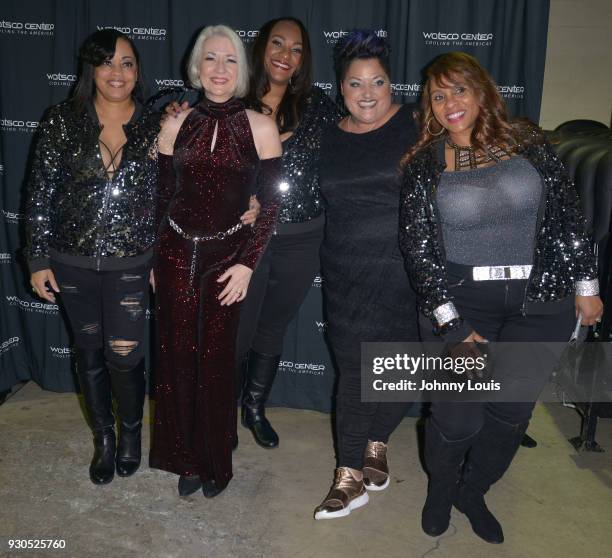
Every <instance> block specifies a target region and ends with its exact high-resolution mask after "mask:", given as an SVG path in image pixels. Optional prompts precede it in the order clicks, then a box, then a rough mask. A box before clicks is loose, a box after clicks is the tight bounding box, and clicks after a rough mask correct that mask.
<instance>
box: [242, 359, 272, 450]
mask: <svg viewBox="0 0 612 558" xmlns="http://www.w3.org/2000/svg"><path fill="white" fill-rule="evenodd" d="M279 362H280V355H265V354H260V353H256V352H255V351H250V352H249V362H248V367H247V377H246V381H245V386H244V393H243V395H242V426H245V427H246V428H249V429H250V430H251V432H252V433H253V437H254V438H255V441H256V442H257V443H258V444H259V445H260V446H262V447H264V448H275V447H276V446H278V435H277V434H276V432H275V431H274V429H273V428H272V426H271V424H270V423H269V422H268V419H267V418H266V415H265V409H264V404H265V402H266V400H267V399H268V394H269V393H270V390H271V389H272V383H273V382H274V378H275V376H276V371H277V369H278V363H279Z"/></svg>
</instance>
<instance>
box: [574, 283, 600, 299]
mask: <svg viewBox="0 0 612 558" xmlns="http://www.w3.org/2000/svg"><path fill="white" fill-rule="evenodd" d="M576 294H577V295H579V296H595V295H598V294H599V279H589V280H587V281H576Z"/></svg>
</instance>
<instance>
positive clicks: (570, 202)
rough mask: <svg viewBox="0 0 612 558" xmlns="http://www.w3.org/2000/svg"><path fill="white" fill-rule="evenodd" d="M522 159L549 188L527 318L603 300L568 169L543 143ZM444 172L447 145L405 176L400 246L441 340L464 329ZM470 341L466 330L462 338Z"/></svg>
mask: <svg viewBox="0 0 612 558" xmlns="http://www.w3.org/2000/svg"><path fill="white" fill-rule="evenodd" d="M518 154H520V155H522V156H523V157H525V158H526V159H527V160H528V161H529V162H530V163H531V164H532V165H533V166H534V168H535V169H536V170H537V171H538V172H539V174H540V176H541V177H542V184H543V188H542V200H541V204H540V215H539V219H538V223H539V226H538V228H537V232H536V242H535V253H534V259H533V267H532V270H531V275H530V277H529V280H528V282H527V287H526V290H525V299H524V305H523V312H524V313H530V312H536V311H538V309H539V310H540V311H542V310H543V309H544V307H545V306H547V305H548V306H549V308H550V307H551V306H553V305H554V303H555V302H557V301H561V300H563V299H565V298H566V297H568V296H570V295H572V294H574V293H578V294H585V295H592V294H597V293H598V281H597V269H596V265H597V264H596V259H595V256H594V254H593V251H592V249H591V244H590V242H589V239H588V238H587V235H586V233H585V222H584V218H583V216H582V210H581V208H580V203H579V200H578V196H577V194H576V190H575V188H574V185H573V183H572V181H571V179H570V178H569V176H568V174H567V172H566V170H565V167H564V166H563V163H562V162H561V160H560V159H559V157H558V155H557V154H556V153H555V151H554V149H553V148H552V146H551V145H550V144H549V143H547V142H546V141H544V140H543V139H540V140H536V141H534V142H533V143H529V144H524V145H521V146H519V151H518ZM444 169H445V162H444V141H443V140H438V141H437V142H434V143H432V144H430V145H429V146H427V147H425V148H424V149H422V150H421V151H420V152H418V153H417V154H416V155H415V156H414V158H413V159H412V160H411V161H410V163H409V164H408V165H407V166H406V167H405V168H404V169H403V180H402V182H403V184H402V192H401V206H400V207H401V208H400V226H399V241H400V248H401V250H402V253H403V255H404V262H405V266H406V269H407V271H408V273H409V274H410V277H411V280H412V282H413V286H414V288H415V290H416V292H417V295H418V297H419V305H420V307H421V310H422V312H423V313H424V314H425V316H427V317H429V318H430V319H431V321H432V323H433V326H434V331H435V332H437V333H443V334H446V333H450V332H451V331H453V330H454V331H457V330H462V329H463V328H464V324H463V322H462V319H461V317H460V316H459V314H458V312H457V310H456V308H455V306H454V304H453V302H452V297H450V295H449V292H448V285H447V280H446V270H445V265H446V258H445V252H444V244H443V241H442V234H441V227H440V225H439V221H438V214H437V208H436V199H435V191H436V188H437V186H438V183H439V180H440V175H441V173H442V172H443V171H444ZM463 333H465V335H463ZM467 335H469V331H467V330H466V331H462V332H461V335H460V336H459V337H461V339H463V338H465V337H467ZM450 337H452V336H451V335H449V339H450ZM459 337H458V338H457V339H459Z"/></svg>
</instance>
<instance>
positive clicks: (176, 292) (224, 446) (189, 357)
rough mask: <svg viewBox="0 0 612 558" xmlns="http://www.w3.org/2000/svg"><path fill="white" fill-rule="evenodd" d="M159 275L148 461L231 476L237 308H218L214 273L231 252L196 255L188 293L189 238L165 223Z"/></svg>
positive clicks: (222, 479)
mask: <svg viewBox="0 0 612 558" xmlns="http://www.w3.org/2000/svg"><path fill="white" fill-rule="evenodd" d="M159 242H160V243H159V249H158V254H157V261H156V267H155V277H156V291H157V294H156V307H157V316H156V319H157V332H158V338H157V358H156V378H157V387H156V408H155V426H154V433H153V448H152V451H151V466H152V467H155V468H159V469H163V470H166V471H170V472H173V473H177V474H190V475H191V474H197V475H200V476H201V477H202V478H203V479H205V480H206V479H211V478H214V479H215V481H216V482H217V484H218V485H219V486H220V487H224V486H225V485H227V483H228V482H229V480H230V479H231V477H232V466H231V434H230V433H231V432H233V431H235V426H234V422H235V420H236V416H235V415H236V412H235V402H234V399H233V390H234V387H233V370H234V351H235V337H236V329H237V322H238V313H239V307H238V305H236V304H233V305H231V306H229V307H227V306H221V305H220V304H219V301H218V300H217V296H218V294H219V293H220V292H221V290H222V289H223V285H221V284H219V283H217V278H218V277H219V275H220V274H221V273H222V272H223V271H224V270H225V269H227V268H228V267H229V266H231V265H232V263H233V260H234V259H235V254H236V250H233V249H232V245H230V243H227V246H226V247H223V248H222V250H220V251H219V252H217V253H214V252H210V251H209V252H208V253H204V254H201V255H200V256H198V262H197V263H198V265H197V271H196V279H197V283H196V285H195V292H194V293H193V294H191V293H190V285H189V264H190V261H191V260H190V258H191V254H192V249H193V244H192V243H191V242H190V241H186V240H183V239H181V238H180V237H177V235H175V234H174V232H171V231H169V230H168V229H165V230H164V231H163V232H162V234H161V237H160V241H159Z"/></svg>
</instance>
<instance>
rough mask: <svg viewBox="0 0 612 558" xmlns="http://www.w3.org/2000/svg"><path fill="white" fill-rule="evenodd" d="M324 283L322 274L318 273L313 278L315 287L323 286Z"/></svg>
mask: <svg viewBox="0 0 612 558" xmlns="http://www.w3.org/2000/svg"><path fill="white" fill-rule="evenodd" d="M322 284H323V277H321V276H320V275H317V276H316V277H315V278H314V279H313V280H312V286H313V287H317V288H319V289H320V288H321V285H322Z"/></svg>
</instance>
